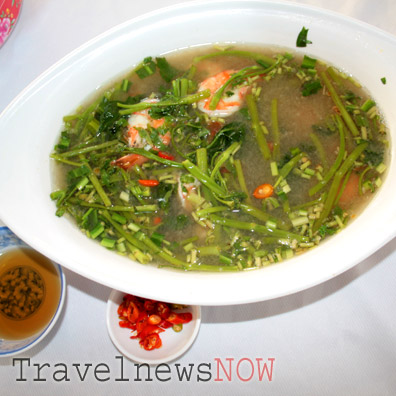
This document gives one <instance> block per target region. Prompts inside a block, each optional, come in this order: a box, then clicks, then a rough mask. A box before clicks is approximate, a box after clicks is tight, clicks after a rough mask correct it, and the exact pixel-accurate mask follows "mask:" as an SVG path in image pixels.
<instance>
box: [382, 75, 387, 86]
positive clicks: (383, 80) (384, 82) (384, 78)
mask: <svg viewBox="0 0 396 396" xmlns="http://www.w3.org/2000/svg"><path fill="white" fill-rule="evenodd" d="M381 82H382V84H384V85H385V84H386V77H382V78H381Z"/></svg>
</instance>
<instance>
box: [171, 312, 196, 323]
mask: <svg viewBox="0 0 396 396" xmlns="http://www.w3.org/2000/svg"><path fill="white" fill-rule="evenodd" d="M191 319H192V314H191V313H190V312H183V313H175V312H171V313H170V314H169V316H168V318H167V319H166V320H167V321H168V322H169V323H172V324H184V323H188V322H190V321H191Z"/></svg>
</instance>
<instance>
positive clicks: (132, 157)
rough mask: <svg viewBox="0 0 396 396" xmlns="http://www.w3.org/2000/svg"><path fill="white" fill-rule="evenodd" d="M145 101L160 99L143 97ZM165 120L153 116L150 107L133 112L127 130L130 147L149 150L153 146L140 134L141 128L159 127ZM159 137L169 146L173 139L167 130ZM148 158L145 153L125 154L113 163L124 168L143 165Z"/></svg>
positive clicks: (152, 101) (154, 101)
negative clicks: (149, 110) (150, 113)
mask: <svg viewBox="0 0 396 396" xmlns="http://www.w3.org/2000/svg"><path fill="white" fill-rule="evenodd" d="M143 102H147V103H157V102H158V99H148V98H146V99H143ZM164 123H165V120H164V119H163V118H160V119H154V118H151V117H150V115H149V112H148V109H146V110H142V111H137V112H136V113H133V114H132V115H131V116H130V117H129V119H128V130H127V136H126V137H127V140H128V144H129V146H130V147H136V148H146V149H147V150H150V149H152V148H156V147H153V146H151V145H149V144H148V143H147V141H146V139H144V138H143V137H142V136H140V134H139V130H140V129H148V128H154V129H158V128H160V127H161V126H162V125H164ZM159 138H160V139H161V141H162V143H163V144H164V145H165V146H168V145H169V143H170V141H171V136H170V133H169V132H166V133H165V134H164V135H159ZM147 161H148V159H147V158H146V157H144V156H143V155H139V154H128V155H125V156H123V157H121V158H118V159H117V160H115V161H113V163H112V165H116V166H120V167H121V168H123V169H129V168H131V167H132V166H134V165H142V164H144V163H145V162H147Z"/></svg>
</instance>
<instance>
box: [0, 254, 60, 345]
mask: <svg viewBox="0 0 396 396" xmlns="http://www.w3.org/2000/svg"><path fill="white" fill-rule="evenodd" d="M60 293H61V284H60V280H59V276H58V274H57V271H56V270H55V268H54V267H53V265H52V263H51V262H50V260H49V259H47V258H46V257H44V256H43V255H41V254H40V253H38V252H36V251H34V250H32V249H29V248H14V249H11V250H8V251H6V252H4V253H2V254H1V255H0V338H5V339H9V340H18V339H23V338H27V337H30V336H32V335H34V334H36V333H38V332H40V331H41V330H42V329H44V328H45V326H46V325H47V324H48V323H49V322H50V320H51V319H52V317H53V316H54V314H55V312H56V309H57V307H58V303H59V297H60Z"/></svg>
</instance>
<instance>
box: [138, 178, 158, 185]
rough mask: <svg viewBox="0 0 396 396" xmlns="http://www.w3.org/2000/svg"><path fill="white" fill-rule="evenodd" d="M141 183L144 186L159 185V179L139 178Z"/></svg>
mask: <svg viewBox="0 0 396 396" xmlns="http://www.w3.org/2000/svg"><path fill="white" fill-rule="evenodd" d="M139 184H140V185H142V186H144V187H155V186H158V184H159V181H158V180H154V179H139Z"/></svg>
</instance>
